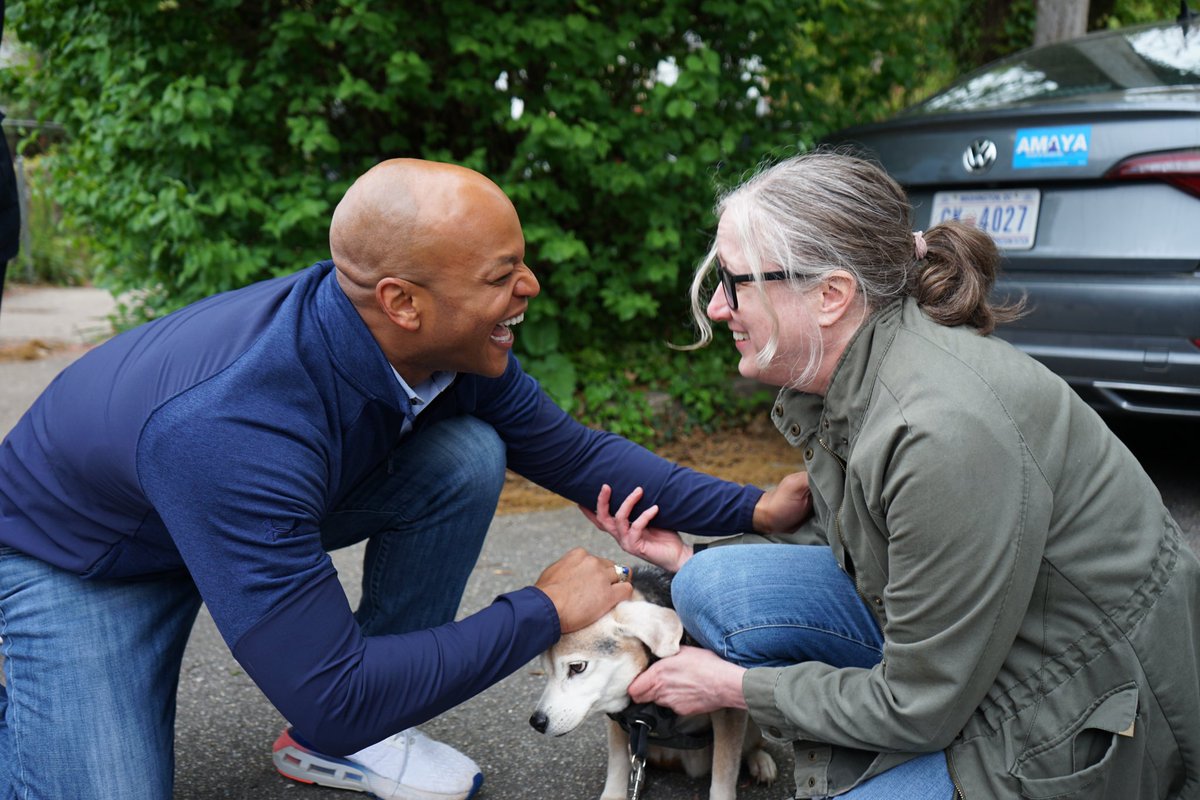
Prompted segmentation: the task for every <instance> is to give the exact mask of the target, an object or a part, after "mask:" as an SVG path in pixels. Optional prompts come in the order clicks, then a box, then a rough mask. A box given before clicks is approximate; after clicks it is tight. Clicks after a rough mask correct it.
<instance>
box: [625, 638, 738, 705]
mask: <svg viewBox="0 0 1200 800" xmlns="http://www.w3.org/2000/svg"><path fill="white" fill-rule="evenodd" d="M745 674H746V668H745V667H739V666H738V665H737V664H731V663H730V662H728V661H726V660H724V659H723V658H721V657H720V656H718V655H717V654H716V653H713V652H712V651H710V650H705V649H704V648H702V647H682V648H680V650H679V652H678V653H677V654H675V655H673V656H669V657H668V658H664V659H662V660H661V661H655V662H654V663H653V664H651V665H650V668H649V669H647V670H646V671H645V672H643V673H642V674H641V675H638V676H637V677H636V678H634V680H633V683H631V684H629V696H630V698H632V699H633V701H634V702H635V703H658V704H659V705H660V706H666V707H667V708H669V709H671V710H672V711H674V712H675V713H677V714H707V713H709V712H710V711H716V710H717V709H719V708H745V707H746V696H745V695H744V694H742V676H743V675H745Z"/></svg>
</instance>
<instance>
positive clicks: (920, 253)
mask: <svg viewBox="0 0 1200 800" xmlns="http://www.w3.org/2000/svg"><path fill="white" fill-rule="evenodd" d="M913 249H914V250H915V251H916V253H917V261H920V260H921V259H922V258H924V257H925V254H926V253H928V252H929V245H928V244H927V243H926V242H925V231H913Z"/></svg>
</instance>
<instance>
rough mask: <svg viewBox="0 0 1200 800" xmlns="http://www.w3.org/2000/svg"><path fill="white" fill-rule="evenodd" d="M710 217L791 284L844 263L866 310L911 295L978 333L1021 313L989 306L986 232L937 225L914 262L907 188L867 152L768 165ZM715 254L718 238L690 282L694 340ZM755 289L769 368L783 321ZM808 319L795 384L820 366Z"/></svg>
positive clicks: (708, 329) (702, 326) (990, 251)
mask: <svg viewBox="0 0 1200 800" xmlns="http://www.w3.org/2000/svg"><path fill="white" fill-rule="evenodd" d="M716 214H717V216H718V218H722V219H725V220H726V221H727V224H730V225H731V226H732V231H733V235H734V239H735V241H736V243H737V245H738V247H739V248H740V249H741V251H742V253H743V254H744V256H745V257H746V260H747V262H748V263H749V265H750V270H751V272H752V273H753V274H754V275H756V276H761V275H762V273H763V272H766V271H769V270H776V269H778V270H782V271H784V272H786V273H788V275H789V276H791V277H790V280H789V281H788V284H789V285H790V286H791V287H792V288H793V289H794V290H796V291H803V290H805V289H808V288H810V287H812V286H816V285H818V284H820V283H821V282H822V281H823V280H825V279H826V278H827V277H828V276H829V275H830V273H832V272H834V271H835V270H843V271H845V272H847V273H849V274H850V275H851V276H853V278H854V281H855V283H856V284H857V287H858V290H859V292H860V293H861V294H862V296H863V299H864V301H865V304H866V310H867V311H868V312H870V311H874V310H876V309H879V308H882V307H883V306H885V305H887V304H888V303H889V302H891V301H892V300H894V299H897V298H900V297H906V296H909V295H912V296H914V297H916V298H917V301H918V303H919V304H920V305H921V307H922V309H923V310H924V311H925V312H926V313H927V314H929V316H930V317H932V318H933V319H934V320H936V321H937V322H939V323H941V324H943V325H951V326H953V325H962V324H968V325H972V326H973V327H975V328H977V329H978V330H979V332H980V333H981V334H987V333H990V332H991V331H992V329H993V328H994V327H995V324H996V323H997V322H1001V321H1007V320H1008V319H1013V318H1015V317H1016V316H1018V315H1019V313H1020V305H1019V304H1017V305H1014V306H1004V307H993V306H991V305H990V304H989V302H988V299H987V294H988V292H989V291H990V290H991V287H992V284H993V283H994V282H995V276H996V272H997V270H998V268H999V261H1000V254H999V251H998V250H997V249H996V246H995V244H994V243H993V242H992V240H991V238H989V237H988V236H987V234H985V233H982V232H981V231H978V230H976V229H975V228H974V227H972V226H969V225H965V224H962V223H957V222H945V223H941V224H939V225H936V226H934V227H933V228H931V229H930V230H929V231H926V232H925V234H924V235H925V240H926V242H927V245H928V251H927V253H926V255H925V258H923V259H918V258H917V252H916V249H915V246H914V241H913V233H912V226H911V217H912V209H911V207H910V206H909V202H908V197H907V195H906V194H905V193H904V190H903V189H902V188H901V187H900V185H899V184H898V183H896V181H894V180H893V179H892V178H891V177H890V176H889V175H888V174H887V173H886V172H885V171H884V170H883V169H882V168H881V167H880V166H878V165H877V164H875V163H873V162H871V161H867V160H865V159H863V158H859V157H856V156H852V155H848V154H845V153H841V152H834V151H830V150H818V151H813V152H810V153H805V154H802V155H798V156H793V157H792V158H789V159H787V160H785V161H781V162H779V163H777V164H775V165H773V166H767V167H764V168H762V169H760V170H759V171H758V172H757V173H756V174H755V175H754V176H752V177H751V178H750V179H749V180H747V181H745V182H744V183H742V184H741V185H740V186H738V187H736V188H734V189H733V190H731V191H728V192H727V193H725V194H724V195H723V196H721V197H720V198H719V199H718V201H717V205H716ZM715 260H716V247H715V245H714V247H713V248H712V249H711V250H710V251H709V253H708V255H707V256H706V257H705V258H704V260H703V261H702V262H701V263H700V266H699V267H698V268H697V270H696V275H695V277H694V278H693V280H692V286H691V304H692V316H693V317H694V319H695V321H696V324H697V326H698V327H699V341H697V342H696V344H695V346H696V347H703V346H704V345H707V344H708V343H709V342H710V341H712V325H711V323H709V321H708V319H707V317H706V315H705V312H704V303H703V302H702V296H703V294H704V285H705V283H706V282H707V281H706V279H707V277H708V274H709V273H710V272H711V271H712V270H713V264H714V262H715ZM754 286H755V288H756V289H757V291H758V292H759V293H760V295H761V296H762V298H763V301H764V307H765V308H766V309H767V312H768V314H769V316H770V318H771V321H772V326H773V330H772V334H771V338H770V340H769V341H768V343H767V345H766V346H765V347H764V348H763V349H762V351H760V353H759V354H758V361H759V365H760V366H761V367H766V366H767V365H768V364H769V363H770V362H771V359H772V358H774V356H775V352H776V347H777V345H778V340H779V335H778V334H779V319H778V316H777V315H776V313H775V310H774V309H773V308H772V307H771V304H770V303H769V302H766V290H765V288H764V284H763V282H762V281H761V280H759V281H754ZM809 324H810V329H809V330H808V331H806V334H807V335H808V336H809V338H810V339H811V340H812V343H813V347H812V348H810V356H809V359H808V363H807V364H806V365H804V366H803V368H801V369H800V370H799V375H798V377H796V378H795V379H794V380H793V385H802V384H804V383H806V382H807V381H808V380H809V379H811V377H812V376H813V374H814V373H815V372H816V370H817V369H818V367H819V364H820V363H821V358H822V355H823V353H822V348H821V339H820V336H819V335H818V330H817V326H816V322H815V321H811V320H810V322H809ZM797 366H799V365H797Z"/></svg>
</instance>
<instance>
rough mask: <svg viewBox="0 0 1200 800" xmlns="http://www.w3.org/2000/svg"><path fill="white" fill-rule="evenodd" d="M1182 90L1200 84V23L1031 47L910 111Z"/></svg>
mask: <svg viewBox="0 0 1200 800" xmlns="http://www.w3.org/2000/svg"><path fill="white" fill-rule="evenodd" d="M1178 86H1198V87H1200V23H1193V24H1192V25H1191V26H1190V27H1187V28H1185V27H1184V26H1182V25H1179V24H1177V23H1175V24H1170V25H1155V26H1143V27H1138V28H1128V29H1125V30H1118V31H1111V32H1107V33H1102V34H1096V35H1093V36H1088V37H1085V38H1083V39H1078V40H1075V41H1072V42H1062V43H1059V44H1053V45H1047V46H1045V47H1037V48H1033V49H1031V50H1025V51H1023V52H1020V53H1017V54H1016V55H1013V56H1009V57H1007V58H1004V59H1001V60H999V61H994V62H992V63H991V64H988V65H987V66H986V67H983V68H982V69H980V70H978V71H976V72H973V73H971V74H970V75H968V76H967V77H966V78H964V79H962V80H961V81H959V82H958V83H955V84H954V85H952V86H951V87H950V88H948V89H946V90H944V91H942V92H940V93H939V94H936V95H934V96H933V97H931V98H929V99H928V100H926V101H925V102H923V103H919V104H918V105H916V106H913V107H912V108H910V109H908V112H907V113H910V114H923V113H924V114H929V113H936V112H943V111H975V110H980V109H986V108H997V107H1000V106H1007V105H1012V104H1015V103H1028V102H1039V101H1047V100H1063V99H1069V98H1071V97H1074V96H1080V95H1092V94H1103V93H1108V92H1121V91H1127V90H1131V89H1133V90H1137V89H1155V88H1163V87H1178Z"/></svg>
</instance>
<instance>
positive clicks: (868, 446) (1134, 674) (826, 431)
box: [742, 299, 1200, 800]
mask: <svg viewBox="0 0 1200 800" xmlns="http://www.w3.org/2000/svg"><path fill="white" fill-rule="evenodd" d="M772 416H773V418H774V421H775V423H776V424H777V425H778V427H779V429H780V430H781V431H782V432H783V434H784V436H786V437H787V439H788V441H789V442H791V443H792V444H793V445H794V446H795V447H797V448H800V450H801V451H802V452H803V455H804V461H805V464H806V466H807V469H808V472H809V477H810V482H811V487H812V496H813V506H814V513H813V518H812V519H811V520H810V521H809V522H808V523H807V524H806V525H805V526H804V527H803V528H801V529H800V531H798V532H797V533H796V534H793V535H791V536H790V537H787V539H786V540H788V541H793V542H797V543H808V544H811V543H814V542H821V543H825V544H828V546H829V547H830V548H832V550H833V553H834V555H835V556H836V558H837V560H838V562H839V563H840V564H841V565H842V567H843V568H844V569H845V570H846V572H847V573H848V574H849V575H851V576H852V577H853V579H854V582H855V585H856V586H857V588H858V592H859V594H860V595H861V596H862V600H863V602H864V603H866V605H867V606H868V607H869V608H870V609H871V611H872V612H873V613H874V614H875V617H876V619H877V620H878V622H879V624H880V626H881V628H882V630H883V635H884V649H883V661H882V663H881V664H879V665H878V666H876V667H875V668H873V669H837V668H834V667H831V666H828V665H825V664H821V663H817V662H806V663H801V664H796V665H794V666H789V667H782V668H754V669H751V670H749V671H747V673H746V675H745V678H744V680H743V691H744V693H745V697H746V700H747V702H748V704H749V707H750V712H751V715H752V716H753V718H754V720H755V721H756V722H757V723H759V725H760V726H761V727H762V728H763V730H764V732H765V733H766V734H767V735H768V736H769V737H771V738H773V739H776V740H779V741H787V742H792V743H793V747H794V748H795V754H796V770H795V775H796V787H797V797H820V796H823V795H833V794H837V793H839V792H843V791H846V790H847V789H849V788H851V787H852V786H854V785H856V784H858V783H859V782H861V781H863V780H865V779H867V778H869V777H871V776H873V775H877V774H879V773H880V772H882V771H883V770H885V769H887V768H889V767H892V766H895V765H897V764H899V763H902V762H903V761H906V760H908V759H910V758H912V757H914V756H915V755H916V754H919V753H928V752H933V751H937V750H945V752H946V755H947V761H948V764H949V768H950V775H951V777H952V779H953V780H954V783H955V785H956V787H957V788H958V791H959V794H960V796H961V797H964V798H967V800H977V799H981V798H1008V797H1012V798H1016V797H1028V798H1055V800H1068V799H1069V798H1077V797H1078V798H1089V799H1090V800H1096V799H1099V800H1103V799H1104V798H1113V800H1117V799H1118V798H1119V800H1131V798H1151V797H1153V798H1166V797H1177V798H1197V797H1200V562H1198V561H1197V559H1196V557H1195V556H1194V555H1193V553H1192V552H1191V551H1190V550H1189V549H1188V547H1187V545H1186V543H1185V542H1184V541H1183V539H1182V536H1181V533H1180V530H1179V528H1178V526H1177V525H1176V523H1175V522H1174V520H1172V519H1171V516H1170V514H1169V513H1168V511H1167V510H1166V508H1165V507H1164V506H1163V503H1162V498H1161V496H1160V495H1159V492H1158V490H1157V489H1156V488H1155V486H1154V484H1153V483H1152V482H1151V480H1150V478H1149V477H1148V476H1147V475H1146V473H1145V471H1144V470H1143V469H1142V468H1141V466H1140V465H1139V464H1138V462H1137V460H1136V459H1135V458H1134V456H1133V455H1132V454H1131V453H1130V452H1129V450H1127V449H1126V448H1125V446H1124V445H1123V444H1122V443H1121V442H1120V441H1119V440H1118V439H1117V438H1116V437H1115V436H1113V435H1112V434H1110V433H1109V430H1108V428H1107V427H1106V425H1105V424H1104V422H1103V421H1102V420H1101V419H1100V418H1099V417H1098V416H1097V415H1096V414H1095V413H1094V412H1093V411H1092V410H1091V409H1090V408H1088V407H1087V406H1086V404H1084V403H1083V402H1082V401H1080V400H1079V398H1078V397H1077V396H1076V395H1075V393H1074V392H1073V391H1072V390H1071V389H1070V388H1069V387H1068V386H1067V385H1066V384H1065V383H1064V382H1063V381H1062V380H1060V379H1059V378H1057V377H1055V376H1054V375H1053V374H1051V373H1050V372H1049V371H1048V370H1046V369H1045V368H1044V367H1042V366H1041V365H1040V364H1038V363H1037V362H1036V361H1034V360H1033V359H1031V358H1028V357H1027V356H1025V355H1024V354H1022V353H1020V352H1019V351H1017V350H1015V349H1014V348H1013V347H1011V346H1010V345H1008V344H1007V343H1005V342H1004V341H1002V340H1000V339H997V338H995V337H991V336H980V335H978V333H977V332H976V331H974V330H973V329H971V328H967V327H954V328H951V327H945V326H942V325H939V324H937V323H935V322H933V321H932V320H930V319H929V318H928V317H926V316H925V315H924V314H923V313H922V312H921V311H920V310H919V308H918V307H917V305H916V303H915V302H914V301H912V300H911V299H910V300H904V301H896V302H894V303H892V304H891V305H889V306H887V307H885V308H884V309H882V310H880V311H879V312H877V313H875V314H874V315H873V316H872V317H871V318H869V319H868V320H867V322H866V323H865V324H864V325H863V327H862V328H861V329H860V330H859V331H858V333H857V334H856V336H855V338H854V340H853V341H852V342H851V343H850V345H849V346H848V348H847V351H846V352H845V353H844V354H843V356H842V359H841V361H840V362H839V364H838V366H837V369H836V371H835V373H834V376H833V379H832V382H831V385H830V387H829V391H828V393H827V394H826V396H825V397H823V398H822V397H819V396H815V395H810V394H803V393H800V392H796V391H794V390H786V389H785V390H784V391H783V392H782V393H781V394H780V395H779V399H778V401H777V402H776V404H775V407H774V410H773V413H772ZM754 539H757V540H759V541H762V537H753V536H747V537H743V538H742V541H751V540H754ZM776 540H779V539H778V538H777V539H776Z"/></svg>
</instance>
